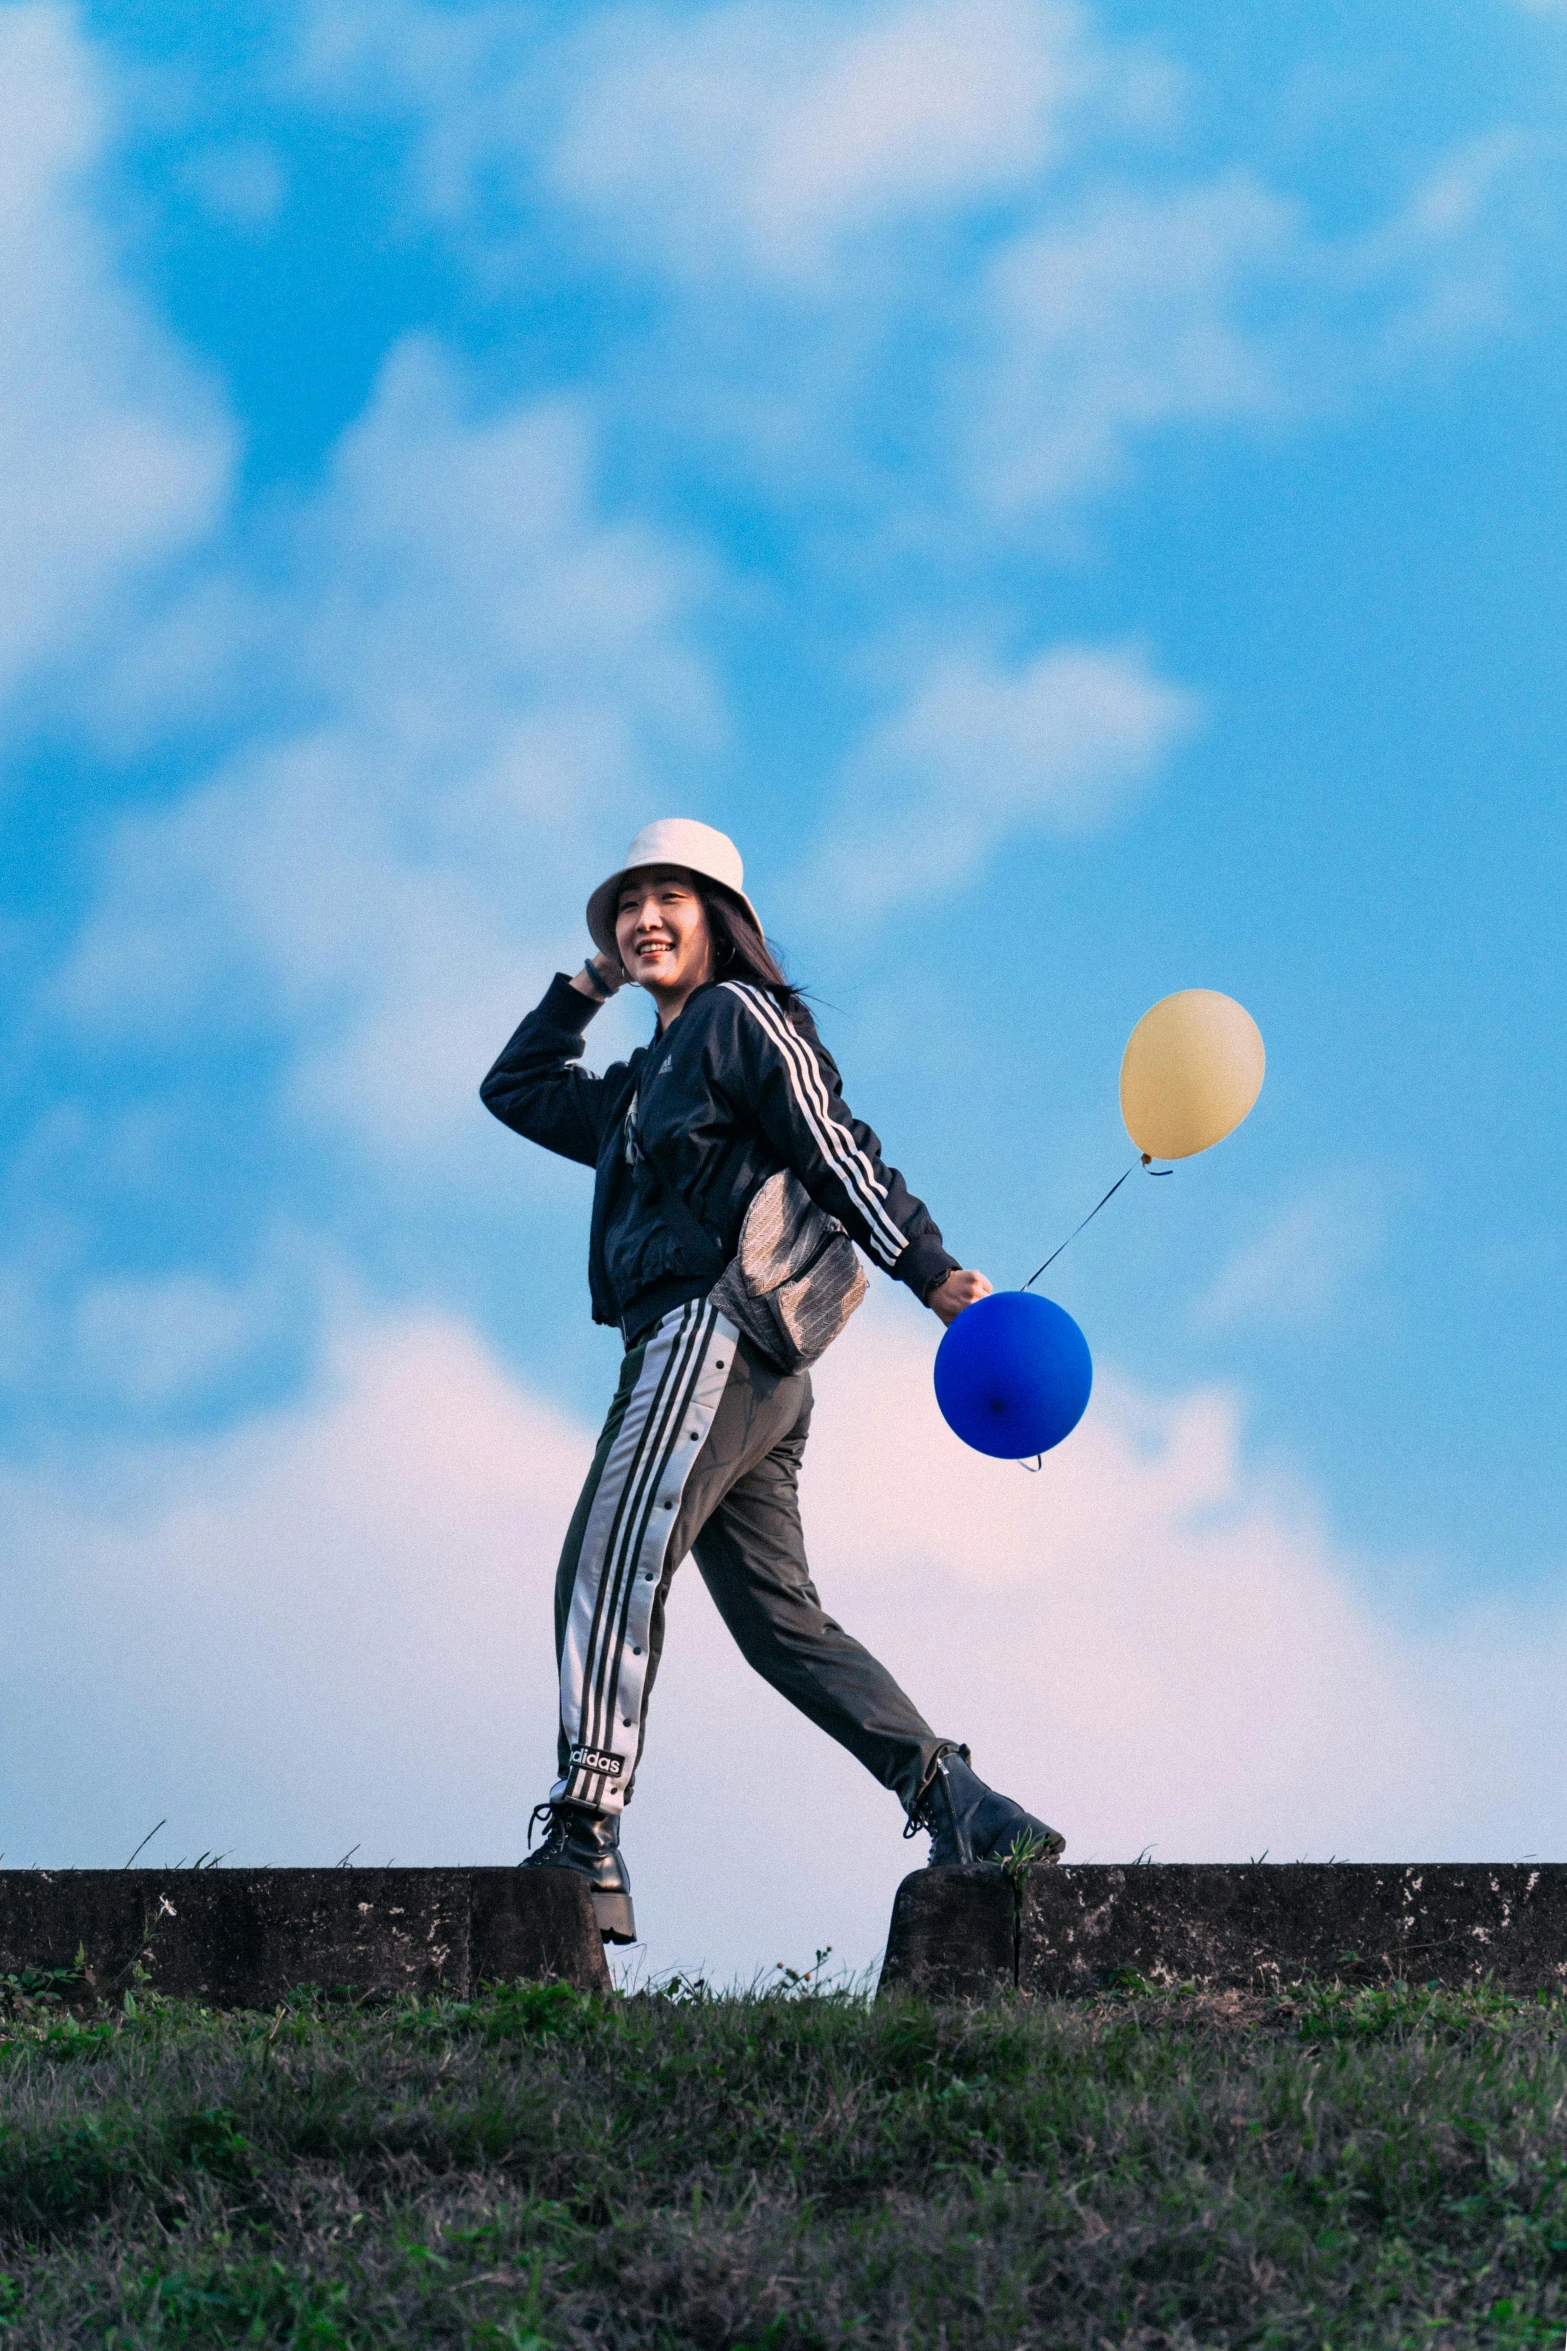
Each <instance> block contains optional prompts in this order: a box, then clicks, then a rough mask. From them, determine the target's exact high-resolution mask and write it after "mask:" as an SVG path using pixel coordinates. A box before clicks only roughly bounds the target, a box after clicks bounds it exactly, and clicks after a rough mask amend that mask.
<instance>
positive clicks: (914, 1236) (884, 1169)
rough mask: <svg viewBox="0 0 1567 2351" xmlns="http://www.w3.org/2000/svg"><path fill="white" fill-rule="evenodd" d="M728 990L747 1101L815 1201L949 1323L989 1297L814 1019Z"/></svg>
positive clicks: (756, 992) (741, 989) (741, 990)
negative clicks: (850, 1099)
mask: <svg viewBox="0 0 1567 2351" xmlns="http://www.w3.org/2000/svg"><path fill="white" fill-rule="evenodd" d="M725 993H726V994H728V995H729V996H730V997H731V998H732V999H733V1000H734V1002H735V1004H736V1006H737V1008H738V1010H737V1020H736V1027H735V1033H734V1047H735V1050H736V1053H737V1055H738V1057H739V1059H740V1063H741V1066H742V1069H743V1070H744V1073H745V1083H746V1095H747V1099H748V1100H749V1102H750V1103H751V1106H752V1108H753V1110H754V1111H755V1113H756V1116H757V1119H758V1122H759V1124H760V1126H761V1128H762V1132H763V1133H764V1134H765V1135H766V1137H767V1139H768V1141H769V1142H770V1143H771V1144H772V1146H773V1148H774V1150H775V1151H777V1152H778V1153H779V1154H780V1156H781V1157H783V1158H784V1159H785V1160H787V1162H788V1164H789V1166H790V1167H792V1168H793V1170H794V1172H795V1174H796V1175H797V1176H798V1177H799V1179H800V1181H801V1183H802V1184H804V1186H805V1188H806V1190H807V1191H808V1192H809V1193H810V1195H811V1197H812V1199H813V1200H815V1201H816V1202H817V1204H818V1206H819V1207H822V1208H825V1209H826V1210H827V1211H828V1212H829V1214H831V1215H833V1216H835V1217H837V1219H838V1221H839V1223H840V1224H842V1225H844V1226H845V1227H846V1228H847V1230H848V1231H849V1233H850V1234H851V1235H852V1236H853V1238H854V1239H855V1240H856V1241H858V1243H859V1244H860V1247H861V1248H862V1249H864V1250H865V1252H866V1254H867V1255H868V1256H869V1257H871V1258H872V1259H873V1260H874V1261H875V1263H876V1264H877V1265H879V1266H880V1267H881V1268H882V1270H883V1272H884V1273H889V1274H891V1275H892V1277H893V1279H894V1280H895V1281H900V1282H904V1283H906V1284H907V1286H908V1287H909V1288H910V1289H911V1290H912V1291H913V1292H914V1294H915V1296H916V1297H917V1298H919V1299H921V1300H923V1301H924V1302H925V1303H926V1304H927V1305H929V1306H931V1307H933V1308H934V1310H935V1312H936V1313H937V1314H939V1315H940V1316H941V1318H942V1320H943V1321H944V1322H950V1321H951V1320H952V1318H953V1316H954V1315H957V1314H960V1313H961V1312H962V1310H963V1308H964V1307H965V1306H968V1305H972V1303H973V1301H974V1299H975V1298H982V1297H984V1296H985V1295H986V1294H987V1293H988V1291H989V1289H990V1284H989V1282H988V1281H986V1279H985V1277H984V1275H983V1274H980V1273H968V1272H965V1271H964V1269H963V1268H962V1267H961V1266H960V1265H959V1264H958V1261H957V1259H956V1258H955V1257H954V1256H953V1255H952V1252H951V1251H950V1250H949V1249H948V1248H947V1247H946V1245H945V1243H944V1242H943V1240H942V1238H941V1233H940V1229H939V1228H938V1226H937V1224H936V1220H935V1218H934V1217H933V1216H932V1215H931V1213H930V1210H929V1209H928V1208H927V1207H926V1206H925V1203H924V1201H923V1200H920V1199H917V1198H916V1197H915V1195H914V1194H913V1193H912V1192H911V1191H910V1190H909V1187H908V1185H907V1184H906V1183H905V1182H904V1180H903V1178H902V1176H901V1175H900V1174H899V1172H898V1170H897V1169H896V1168H895V1167H889V1166H887V1164H886V1162H885V1161H884V1160H883V1158H882V1155H881V1144H880V1142H879V1141H878V1139H877V1137H876V1136H875V1135H874V1134H873V1133H872V1131H871V1129H870V1128H869V1127H868V1126H866V1124H865V1123H864V1121H863V1119H857V1118H856V1117H854V1115H853V1113H852V1112H851V1111H850V1109H849V1106H848V1104H847V1103H846V1102H845V1101H844V1099H843V1090H842V1081H841V1080H840V1078H839V1076H838V1071H837V1067H836V1065H835V1064H834V1062H833V1059H832V1056H831V1054H830V1053H829V1052H828V1051H827V1049H826V1047H825V1046H824V1045H823V1044H822V1042H821V1040H820V1038H819V1037H818V1036H817V1035H816V1032H815V1027H814V1025H813V1024H812V1023H811V1022H810V1020H809V1017H808V1016H804V1018H803V1025H801V1026H799V1027H796V1026H795V1025H794V1023H792V1022H791V1021H790V1020H788V1019H787V1018H786V1016H785V1015H784V1014H783V1013H782V1012H781V1011H780V1010H779V1008H778V1006H777V1004H776V1003H774V1001H773V1000H772V998H771V997H770V996H767V995H766V994H765V993H764V992H763V991H762V990H761V989H759V988H753V987H748V986H734V985H730V986H729V987H727V988H726V990H725Z"/></svg>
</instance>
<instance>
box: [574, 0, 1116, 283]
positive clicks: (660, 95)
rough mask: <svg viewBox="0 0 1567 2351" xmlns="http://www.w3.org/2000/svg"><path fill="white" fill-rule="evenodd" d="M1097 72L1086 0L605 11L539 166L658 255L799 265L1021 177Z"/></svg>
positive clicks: (760, 267) (1040, 164)
mask: <svg viewBox="0 0 1567 2351" xmlns="http://www.w3.org/2000/svg"><path fill="white" fill-rule="evenodd" d="M1141 70H1142V74H1143V76H1144V77H1145V79H1146V78H1147V77H1148V76H1150V75H1151V74H1152V72H1153V69H1151V68H1149V67H1147V66H1144V67H1143V68H1142V69H1141ZM1104 79H1105V58H1104V54H1103V52H1102V50H1101V49H1100V48H1099V47H1098V45H1097V43H1096V41H1095V39H1094V36H1093V33H1092V28H1091V20H1090V19H1089V17H1088V16H1087V14H1086V12H1085V11H1083V10H1081V9H1079V8H1076V7H1068V6H1056V5H1048V4H1041V0H898V4H895V5H890V6H888V5H881V6H872V7H860V8H848V9H845V8H811V7H807V8H804V9H802V8H799V7H794V6H791V7H780V6H776V5H767V4H765V0H741V4H740V5H737V6H732V7H727V8H717V9H708V10H703V11H701V12H699V13H697V14H696V15H692V16H685V17H671V16H669V15H667V14H663V13H661V12H659V11H655V10H650V9H632V10H625V11H619V12H616V13H615V15H613V16H612V17H610V18H609V19H607V20H601V21H600V22H599V24H598V25H597V26H596V27H595V28H594V30H593V33H592V35H591V37H590V38H589V39H586V40H584V41H583V42H582V43H581V44H580V46H579V47H578V48H577V50H576V52H575V54H574V55H573V57H572V59H571V61H570V85H569V88H568V92H567V95H566V98H565V103H564V107H563V120H562V122H561V126H560V129H559V131H558V133H557V134H556V136H555V138H554V139H553V141H552V142H551V144H550V146H549V148H548V150H547V152H546V154H545V157H544V159H543V163H542V174H543V177H544V179H545V181H546V184H548V185H549V186H551V187H552V188H553V189H554V190H555V192H556V193H557V194H558V195H560V196H562V197H564V198H566V199H567V200H569V201H570V202H571V203H573V204H575V205H578V206H581V207H583V208H585V209H586V210H588V211H590V212H593V213H596V214H599V215H606V214H607V215H613V217H614V219H615V221H616V223H617V228H618V229H619V231H620V233H622V234H623V233H624V229H625V226H626V224H629V223H635V224H636V225H635V228H634V231H633V234H634V236H635V239H636V249H637V250H638V251H639V252H640V253H641V254H642V255H643V256H644V257H646V258H651V259H653V260H655V262H656V263H657V264H658V265H659V266H661V267H665V268H669V267H673V268H675V269H691V270H693V271H695V272H697V273H699V274H706V273H709V272H712V271H720V270H723V269H725V268H728V267H731V266H732V265H733V263H734V262H735V261H736V260H739V261H742V262H744V263H745V264H747V265H748V266H749V267H750V268H752V269H754V270H757V271H759V272H760V273H762V274H763V275H776V276H779V277H782V278H785V279H790V278H808V279H815V278H818V277H819V276H820V275H821V273H822V271H823V270H824V268H826V267H828V266H829V265H830V264H831V262H832V260H833V258H834V254H835V249H836V248H838V247H839V246H841V245H842V244H844V243H846V242H852V241H853V240H854V239H856V238H857V237H859V236H862V235H864V234H865V233H867V232H868V231H871V230H875V229H877V228H880V227H884V226H887V225H890V224H892V223H895V222H897V221H899V220H902V219H907V218H910V217H914V218H918V217H920V216H926V217H929V216H935V215H940V214H942V213H950V212H951V211H953V210H954V209H955V208H964V207H968V206H972V205H973V204H975V203H976V202H978V201H982V200H984V199H986V198H994V197H996V196H999V195H1001V194H1003V193H1004V192H1009V191H1012V190H1015V189H1017V188H1019V187H1022V186H1027V185H1028V184H1030V183H1031V182H1033V181H1035V180H1037V179H1038V178H1039V177H1040V176H1041V175H1042V174H1043V173H1045V172H1047V171H1048V170H1049V169H1050V168H1051V167H1052V166H1054V165H1055V164H1057V163H1058V162H1059V160H1060V156H1061V151H1062V148H1063V144H1064V142H1065V140H1066V138H1067V135H1068V130H1069V125H1070V123H1071V117H1072V116H1073V115H1074V113H1076V112H1077V111H1079V110H1080V109H1081V108H1082V107H1083V106H1084V104H1085V102H1086V100H1087V98H1088V95H1089V92H1090V90H1097V92H1098V95H1099V98H1100V102H1101V106H1103V104H1104V102H1105V99H1106V96H1107V93H1106V91H1105V88H1104ZM1136 80H1137V76H1136V74H1135V73H1134V71H1133V70H1132V69H1131V67H1130V66H1128V69H1127V71H1126V73H1125V76H1124V79H1123V81H1122V83H1121V86H1120V89H1119V91H1118V93H1117V104H1118V105H1119V106H1122V107H1124V106H1125V105H1126V103H1127V102H1128V99H1129V98H1130V96H1131V94H1132V93H1131V88H1130V85H1132V84H1134V83H1135V82H1136Z"/></svg>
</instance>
